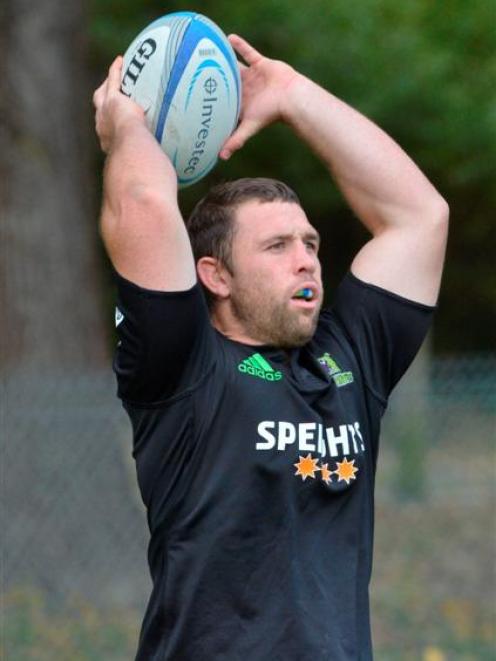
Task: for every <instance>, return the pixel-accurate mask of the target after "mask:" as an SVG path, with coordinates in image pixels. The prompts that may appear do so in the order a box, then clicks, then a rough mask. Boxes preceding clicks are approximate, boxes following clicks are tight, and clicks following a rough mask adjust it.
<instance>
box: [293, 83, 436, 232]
mask: <svg viewBox="0 0 496 661" xmlns="http://www.w3.org/2000/svg"><path fill="white" fill-rule="evenodd" d="M283 119H284V121H285V122H286V123H287V124H289V125H290V126H291V128H292V129H293V130H294V131H295V132H296V133H297V134H298V135H299V137H300V138H301V139H302V140H304V141H305V142H306V143H307V144H308V145H309V146H310V147H311V149H312V150H313V151H314V152H315V154H316V155H317V156H319V157H320V158H321V160H322V161H323V162H324V163H325V165H326V166H327V167H328V169H329V171H330V173H331V174H332V176H333V177H334V179H335V181H336V183H337V185H338V187H339V188H340V189H341V191H342V192H343V194H344V196H345V198H346V199H347V201H348V203H349V205H350V206H351V207H352V209H353V210H354V211H355V213H356V214H357V216H358V217H359V218H360V220H361V221H362V222H363V223H364V225H365V226H366V227H367V228H368V229H369V230H370V231H371V232H372V233H373V234H374V235H376V234H378V233H380V232H381V231H383V230H384V229H387V228H397V227H402V226H405V225H410V224H416V223H419V222H420V223H422V222H424V221H428V220H429V219H431V218H432V219H434V220H436V219H437V217H438V216H442V215H443V213H445V210H446V205H445V203H444V201H443V200H442V198H441V196H440V195H439V194H438V193H437V192H436V190H435V189H434V187H433V186H432V185H431V184H430V183H429V181H428V180H427V178H426V177H425V176H424V175H423V174H422V172H421V171H420V170H419V168H418V167H417V166H416V165H415V163H414V162H413V161H412V160H411V159H410V158H409V156H407V154H405V152H404V151H403V150H402V149H401V148H400V147H399V146H398V145H397V144H396V143H395V142H394V140H392V139H391V138H390V137H389V136H388V135H387V134H386V133H384V131H382V130H381V129H380V128H379V127H377V126H376V125H375V124H374V123H373V122H371V121H370V120H368V119H367V118H366V117H364V116H363V115H361V114H360V113H359V112H357V111H356V110H354V109H353V108H351V107H350V106H348V105H347V104H346V103H344V102H343V101H340V100H339V99H338V98H336V97H335V96H333V95H332V94H330V93H329V92H326V91H325V90H324V89H322V88H321V87H319V86H318V85H316V84H315V83H313V82H312V81H310V80H309V79H307V78H305V77H304V76H301V75H297V76H296V77H295V78H294V80H293V82H292V83H291V85H290V86H289V87H288V89H287V94H286V95H285V102H284V106H283Z"/></svg>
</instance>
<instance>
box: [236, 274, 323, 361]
mask: <svg viewBox="0 0 496 661" xmlns="http://www.w3.org/2000/svg"><path fill="white" fill-rule="evenodd" d="M254 290H255V291H256V287H254V288H252V287H250V288H249V289H248V288H245V287H238V288H236V290H234V291H232V292H231V309H232V312H233V315H234V317H235V318H236V319H237V320H238V321H239V322H240V323H241V325H242V327H243V330H244V332H245V333H246V334H247V335H248V336H249V337H250V338H251V339H252V340H255V341H257V342H261V343H262V344H270V345H272V346H275V347H280V348H282V349H292V348H295V347H301V346H303V345H304V344H306V343H307V342H309V341H310V340H311V339H312V337H313V335H314V333H315V329H316V327H317V321H318V317H319V311H320V305H318V306H317V307H316V308H315V309H314V310H312V311H311V312H310V311H302V310H296V309H293V310H291V309H290V307H289V304H288V302H285V303H283V302H278V301H275V300H274V299H273V298H272V296H271V295H270V294H269V292H263V293H262V292H258V293H257V295H254V294H253V291H254Z"/></svg>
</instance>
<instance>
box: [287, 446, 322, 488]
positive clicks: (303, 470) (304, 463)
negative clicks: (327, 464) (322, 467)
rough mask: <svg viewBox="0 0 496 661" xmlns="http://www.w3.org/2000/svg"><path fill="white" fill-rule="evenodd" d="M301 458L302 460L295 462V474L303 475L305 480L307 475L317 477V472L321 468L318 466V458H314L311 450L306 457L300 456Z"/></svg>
mask: <svg viewBox="0 0 496 661" xmlns="http://www.w3.org/2000/svg"><path fill="white" fill-rule="evenodd" d="M299 459H300V460H299V461H298V462H297V463H296V464H293V466H296V473H295V475H301V478H302V480H303V482H304V481H305V480H306V479H307V477H313V478H315V473H316V472H317V471H318V470H319V468H318V466H317V461H318V460H317V459H314V458H313V457H312V455H311V454H310V452H309V453H308V454H307V456H306V457H300V458H299Z"/></svg>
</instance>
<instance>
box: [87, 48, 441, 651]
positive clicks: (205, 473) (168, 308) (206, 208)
mask: <svg viewBox="0 0 496 661" xmlns="http://www.w3.org/2000/svg"><path fill="white" fill-rule="evenodd" d="M230 41H231V43H232V45H233V47H234V48H235V49H236V51H237V52H238V54H239V55H240V56H241V57H242V58H243V59H244V61H245V62H246V65H242V76H243V85H244V98H243V107H242V115H241V121H240V125H239V127H238V129H237V130H236V131H235V132H234V134H233V135H232V136H231V138H229V139H228V140H227V142H226V143H225V145H224V147H223V149H222V151H221V157H222V158H229V157H230V155H231V154H232V153H233V152H234V151H236V150H237V149H239V148H241V147H242V145H243V144H244V142H245V141H246V140H247V139H248V138H249V137H251V136H252V135H254V134H255V133H257V132H258V131H260V130H261V129H262V128H263V127H264V126H266V125H268V124H270V123H271V122H274V121H284V122H286V124H288V125H289V126H290V127H291V128H292V129H293V130H294V131H295V132H296V133H297V135H298V136H299V137H300V138H301V139H302V140H304V141H305V142H306V143H307V144H308V146H309V147H310V148H311V149H312V150H313V151H314V152H315V154H316V155H317V156H319V157H320V158H321V160H322V161H323V162H324V164H325V165H326V166H327V167H328V168H329V171H330V172H331V173H332V176H333V177H334V179H335V181H336V183H337V185H338V186H339V187H340V189H341V191H342V192H343V194H344V195H345V197H346V199H347V201H348V203H349V204H350V206H351V207H352V209H353V210H354V211H355V213H356V215H357V216H358V217H359V219H360V220H361V221H362V222H363V223H364V225H365V226H366V227H367V228H368V229H369V230H370V232H371V234H372V239H371V240H370V241H369V242H368V243H367V244H366V245H365V246H364V247H363V248H362V249H361V250H360V252H359V253H358V255H357V256H356V257H355V259H354V261H353V264H352V267H351V273H349V274H348V275H347V276H346V277H345V278H344V280H343V282H342V284H341V286H340V287H339V289H338V291H337V293H336V296H335V303H334V307H333V308H332V309H331V310H330V311H323V312H320V307H321V303H322V280H321V271H320V264H319V260H318V257H317V251H318V244H319V237H318V234H317V232H316V231H315V230H314V228H313V227H312V226H311V225H310V223H309V222H308V219H307V218H306V216H305V213H304V211H303V209H302V208H301V206H300V204H299V202H298V199H297V197H296V195H295V194H294V193H293V191H291V190H290V189H289V188H288V187H287V186H285V185H284V184H281V183H280V182H275V181H272V180H266V179H243V180H240V181H237V182H232V183H229V184H223V185H221V186H219V187H216V188H215V189H213V190H212V191H211V193H210V194H209V195H208V196H207V197H206V198H205V199H204V200H202V201H201V202H200V203H199V204H198V205H197V207H196V209H195V210H194V212H193V214H192V216H191V218H190V219H189V221H188V229H189V232H190V237H191V241H190V238H189V236H188V232H187V230H186V227H185V224H184V223H183V221H182V218H181V215H180V212H179V209H178V205H177V190H176V176H175V173H174V170H173V168H172V165H171V164H170V162H169V161H168V160H167V158H166V157H165V156H164V154H163V153H162V152H161V150H160V149H159V147H158V145H157V143H156V142H155V141H154V139H153V137H152V136H151V134H150V133H149V132H148V130H147V129H146V127H145V124H144V119H143V113H142V112H141V111H140V109H139V108H138V107H137V106H136V105H135V104H134V103H133V102H131V101H130V100H129V99H128V98H126V97H124V96H123V95H121V94H119V77H120V70H121V66H122V64H121V60H120V59H117V60H116V61H115V62H114V64H113V65H112V67H111V68H110V72H109V77H108V79H107V80H106V81H105V83H104V84H103V85H102V86H101V87H100V88H99V89H98V90H97V91H96V93H95V97H94V101H95V105H96V126H97V132H98V134H99V137H100V141H101V145H102V148H103V149H104V151H106V152H107V155H108V156H107V162H106V168H105V180H104V200H103V211H102V234H103V238H104V241H105V244H106V247H107V250H108V252H109V255H110V257H111V260H112V262H113V264H114V267H115V269H116V271H117V273H118V274H119V275H118V276H117V281H118V287H119V303H118V308H119V309H118V316H117V323H118V332H119V336H120V343H119V346H118V349H117V354H116V359H115V370H116V373H117V376H118V383H119V395H120V397H121V398H122V400H123V402H124V405H125V408H126V410H127V411H128V413H129V415H130V418H131V421H132V425H133V430H134V456H135V459H136V463H137V471H138V480H139V484H140V488H141V493H142V496H143V500H144V502H145V504H146V506H147V510H148V521H149V526H150V531H151V542H150V549H149V563H150V569H151V574H152V579H153V592H152V595H151V598H150V602H149V606H148V609H147V613H146V615H145V619H144V623H143V628H142V632H141V637H140V645H139V650H138V656H137V658H138V659H140V660H144V659H146V660H150V659H161V660H163V659H174V660H175V659H185V660H189V659H194V660H195V661H196V660H201V661H208V660H214V659H215V660H216V661H219V660H221V659H224V660H226V661H237V660H241V659H242V660H243V661H248V660H249V661H266V660H268V659H285V660H290V661H305V660H310V659H311V660H312V661H315V660H316V659H327V660H331V661H341V660H345V659H371V658H372V651H371V640H370V625H369V607H368V582H369V578H370V572H371V563H372V528H373V485H374V472H375V465H376V459H377V451H378V434H379V426H380V418H381V416H382V414H383V412H384V410H385V408H386V404H387V398H388V396H389V393H390V392H391V389H392V388H393V386H394V385H395V383H396V382H397V381H398V379H399V378H400V377H401V375H402V374H403V372H404V371H405V369H406V368H407V366H408V365H409V363H410V362H411V360H412V359H413V357H414V355H415V353H416V351H417V350H418V347H419V345H420V343H421V341H422V339H423V337H424V335H425V333H426V331H427V328H428V325H429V322H430V319H431V315H432V310H433V306H434V305H435V302H436V299H437V295H438V289H439V283H440V278H441V270H442V264H443V259H444V250H445V242H446V234H447V216H448V213H447V206H446V203H445V202H444V200H443V199H442V198H441V197H440V196H439V194H438V193H437V192H436V191H435V190H434V189H433V187H432V186H431V184H430V183H429V182H428V181H427V180H426V178H425V177H424V176H423V175H422V173H421V172H420V171H419V170H418V168H417V167H416V166H415V165H414V164H413V162H412V161H411V160H410V159H409V158H408V156H406V154H404V152H403V151H402V150H401V149H400V148H399V147H398V145H396V144H395V143H394V142H393V141H392V140H391V139H390V138H389V137H388V136H387V135H385V134H384V133H383V132H382V131H381V130H380V129H379V128H377V127H376V126H375V125H373V124H372V123H371V122H370V121H368V120H367V119H365V118H364V117H363V116H361V115H360V114H359V113H357V112H356V111H355V110H353V109H351V108H350V107H349V106H347V105H346V104H344V103H343V102H341V101H339V100H338V99H337V98H335V97H334V96H333V95H331V94H329V93H328V92H326V91H324V90H323V89H321V88H320V87H319V86H318V85H316V84H315V83H313V82H311V81H310V80H308V79H307V78H305V77H304V76H302V75H300V74H299V73H297V72H296V71H295V70H294V69H292V68H291V67H290V66H288V65H287V64H284V63H282V62H278V61H274V60H270V59H268V58H265V57H263V56H262V55H261V54H260V53H258V52H257V51H256V50H255V49H253V48H252V47H251V46H250V45H249V44H248V43H247V42H245V41H244V40H243V39H241V38H240V37H237V36H231V37H230ZM192 246H193V248H194V252H195V258H196V260H197V263H196V269H195V260H194V258H193V251H192ZM197 278H198V280H199V282H198V283H197ZM200 285H201V286H200ZM202 288H203V290H202ZM204 292H205V294H206V299H207V302H206V300H205V295H204Z"/></svg>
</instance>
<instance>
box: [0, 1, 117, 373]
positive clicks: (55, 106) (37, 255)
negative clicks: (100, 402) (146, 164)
mask: <svg viewBox="0 0 496 661" xmlns="http://www.w3.org/2000/svg"><path fill="white" fill-rule="evenodd" d="M83 10H84V6H83V1H82V0H71V2H63V1H62V0H44V1H43V2H31V1H29V0H3V2H2V9H1V11H2V14H3V15H2V17H1V18H2V21H1V25H0V46H3V48H2V52H3V57H2V65H3V67H4V69H3V73H2V76H1V82H0V85H1V87H2V89H0V99H2V101H1V103H2V106H1V107H0V114H1V116H2V121H1V125H2V126H3V128H2V129H1V131H2V133H1V134H0V182H1V183H0V186H1V187H2V188H1V194H0V212H1V222H0V246H1V248H0V249H1V260H0V282H1V285H0V310H1V311H2V312H1V316H2V318H3V323H2V345H1V347H0V361H1V362H0V370H1V373H2V374H4V375H5V374H8V373H11V372H12V371H18V370H19V369H20V370H22V371H26V370H27V371H35V372H38V373H40V372H46V370H47V369H50V370H66V369H68V368H71V369H72V368H74V369H76V370H78V369H81V368H92V367H97V366H99V365H101V364H102V363H103V362H104V361H105V360H107V358H106V355H107V342H106V333H105V323H104V316H103V312H102V310H103V306H102V281H101V280H102V278H101V274H102V264H101V263H99V262H100V257H99V251H98V239H97V223H96V219H95V215H96V214H95V204H94V200H95V198H94V194H93V192H92V189H93V179H92V177H91V172H90V170H91V153H92V145H93V144H94V142H93V141H94V138H93V135H92V127H91V123H90V118H91V113H90V107H91V106H90V104H91V91H90V89H89V87H88V81H87V76H86V71H87V66H86V52H87V49H86V43H85V30H84V24H85V16H84V11H83Z"/></svg>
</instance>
